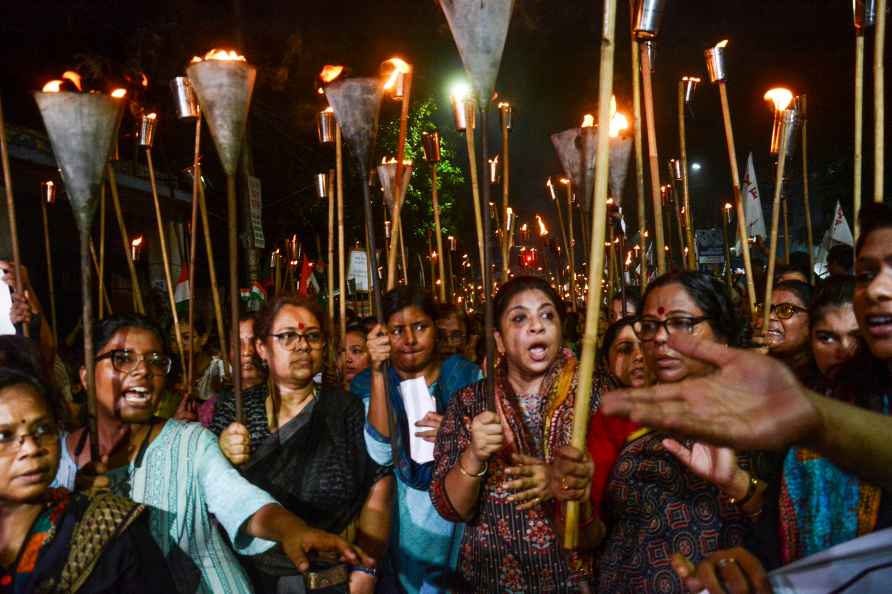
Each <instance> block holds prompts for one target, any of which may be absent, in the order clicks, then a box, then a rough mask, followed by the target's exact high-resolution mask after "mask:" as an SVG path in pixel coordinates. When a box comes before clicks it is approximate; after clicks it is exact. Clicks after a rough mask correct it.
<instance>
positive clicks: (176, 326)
mask: <svg viewBox="0 0 892 594" xmlns="http://www.w3.org/2000/svg"><path fill="white" fill-rule="evenodd" d="M150 115H152V114H150ZM145 117H148V116H145ZM153 119H154V118H153ZM145 149H146V164H147V165H148V168H149V183H150V184H151V186H152V203H153V204H154V206H155V223H156V224H157V227H158V243H159V245H160V246H161V260H162V263H163V265H164V283H165V284H166V285H167V300H168V305H170V315H171V316H172V317H173V330H174V336H175V337H176V341H177V348H178V349H179V350H180V365H181V369H184V370H185V369H186V354H185V351H184V350H183V333H182V331H181V329H180V316H179V314H177V303H176V298H175V297H174V293H173V291H174V284H173V278H172V276H171V274H170V256H169V255H168V252H167V237H166V234H165V232H164V219H163V218H162V217H161V203H160V201H159V200H158V184H157V182H156V181H155V166H154V164H153V162H152V147H151V146H146V147H145ZM236 315H237V314H236ZM235 328H236V331H237V330H238V320H237V319H236V320H235Z"/></svg>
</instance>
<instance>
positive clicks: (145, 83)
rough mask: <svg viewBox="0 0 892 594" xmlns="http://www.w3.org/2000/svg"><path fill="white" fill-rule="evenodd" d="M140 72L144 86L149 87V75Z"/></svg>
mask: <svg viewBox="0 0 892 594" xmlns="http://www.w3.org/2000/svg"><path fill="white" fill-rule="evenodd" d="M139 74H140V76H141V77H142V86H143V87H148V86H149V77H148V76H146V73H145V72H140V73H139Z"/></svg>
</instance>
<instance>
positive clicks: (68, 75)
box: [62, 70, 84, 91]
mask: <svg viewBox="0 0 892 594" xmlns="http://www.w3.org/2000/svg"><path fill="white" fill-rule="evenodd" d="M62 80H70V81H71V82H72V83H73V84H74V86H75V87H77V90H78V91H83V90H84V89H83V87H82V86H81V76H80V74H78V73H77V72H74V71H73V70H66V71H65V72H63V73H62Z"/></svg>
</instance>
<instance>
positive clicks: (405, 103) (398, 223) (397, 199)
mask: <svg viewBox="0 0 892 594" xmlns="http://www.w3.org/2000/svg"><path fill="white" fill-rule="evenodd" d="M403 89H404V93H403V99H402V101H401V103H402V105H401V109H400V135H399V140H398V142H397V145H396V179H395V180H394V188H395V190H394V194H395V196H394V200H393V226H392V228H391V230H390V251H388V253H387V290H388V291H390V290H391V289H393V287H394V286H395V285H396V256H397V252H399V253H400V254H401V256H402V262H403V278H404V279H405V280H406V281H407V282H408V278H407V277H406V275H407V274H408V273H407V272H406V256H405V253H404V251H403V250H402V249H398V248H397V246H400V245H403V244H402V243H401V242H402V230H403V222H402V210H403V200H402V196H403V172H404V171H405V165H404V164H403V160H404V159H405V158H406V135H407V134H408V127H409V99H410V97H411V95H412V71H411V70H409V71H408V72H405V73H403Z"/></svg>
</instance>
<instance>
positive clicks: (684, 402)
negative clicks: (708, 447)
mask: <svg viewBox="0 0 892 594" xmlns="http://www.w3.org/2000/svg"><path fill="white" fill-rule="evenodd" d="M669 346H670V347H671V348H672V349H674V350H676V351H678V352H679V353H682V354H683V355H687V356H688V357H692V358H694V359H697V360H699V361H703V362H705V363H708V364H711V365H712V366H714V367H716V368H717V371H716V372H715V373H712V374H710V375H707V376H704V377H699V378H692V379H687V380H684V381H681V382H678V383H674V384H658V385H655V386H650V387H645V388H636V389H627V390H615V391H611V392H607V393H606V394H604V396H603V397H602V403H601V407H602V410H603V411H604V413H605V414H607V415H611V416H622V417H627V418H629V419H631V420H633V421H635V422H637V423H641V424H642V425H646V426H649V427H655V428H659V429H663V430H666V431H672V432H674V433H679V434H682V435H687V436H690V437H694V438H697V439H702V440H704V441H707V442H709V443H712V444H716V445H726V446H731V447H734V448H737V449H741V450H745V449H781V448H783V447H785V446H787V445H789V444H791V443H794V442H803V441H805V440H806V439H807V438H808V437H809V436H811V435H813V434H814V433H815V432H816V431H817V430H818V428H819V426H820V417H819V415H818V411H817V409H816V407H815V406H814V404H813V403H812V402H811V400H810V399H809V397H808V395H807V394H808V391H807V390H806V389H805V388H804V387H803V386H802V385H801V384H800V383H799V382H798V381H797V380H796V377H795V376H794V375H793V372H791V371H790V370H789V369H788V368H787V367H786V366H785V365H784V364H782V363H780V362H778V361H775V360H774V359H772V358H770V357H766V356H765V355H760V354H757V353H753V352H750V351H747V350H743V349H735V348H731V347H728V346H726V345H722V344H718V343H715V342H711V341H707V340H703V339H702V338H694V337H692V336H688V335H684V334H673V335H671V336H670V337H669Z"/></svg>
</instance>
